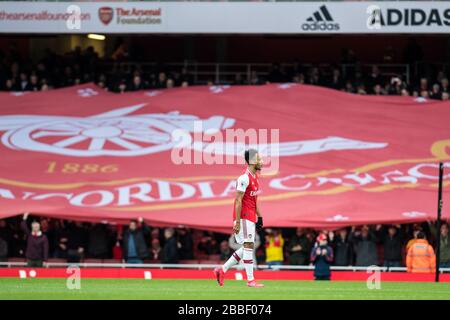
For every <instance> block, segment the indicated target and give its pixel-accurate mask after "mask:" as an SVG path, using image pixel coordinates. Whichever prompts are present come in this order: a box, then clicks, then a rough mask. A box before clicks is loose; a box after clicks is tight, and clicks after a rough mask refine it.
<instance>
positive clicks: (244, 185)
mask: <svg viewBox="0 0 450 320" xmlns="http://www.w3.org/2000/svg"><path fill="white" fill-rule="evenodd" d="M236 190H237V191H241V192H244V197H243V198H242V210H241V219H247V220H249V221H252V222H256V221H257V220H258V218H257V215H256V201H257V200H258V193H259V181H258V176H257V175H256V174H255V175H253V174H252V173H251V172H250V171H249V170H248V169H247V170H246V171H245V173H244V174H243V175H241V176H240V177H239V178H238V179H237V181H236ZM234 220H236V202H235V205H234V208H233V221H234Z"/></svg>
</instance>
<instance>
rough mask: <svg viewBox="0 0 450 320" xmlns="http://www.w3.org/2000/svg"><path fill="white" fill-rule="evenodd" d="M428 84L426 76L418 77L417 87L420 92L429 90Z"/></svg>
mask: <svg viewBox="0 0 450 320" xmlns="http://www.w3.org/2000/svg"><path fill="white" fill-rule="evenodd" d="M429 89H430V88H429V86H428V79H427V78H420V81H419V88H418V90H417V91H418V92H420V93H422V92H427V93H428V91H429Z"/></svg>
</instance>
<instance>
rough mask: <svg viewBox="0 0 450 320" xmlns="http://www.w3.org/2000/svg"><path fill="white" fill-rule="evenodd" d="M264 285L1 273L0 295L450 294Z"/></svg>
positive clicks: (404, 287)
mask: <svg viewBox="0 0 450 320" xmlns="http://www.w3.org/2000/svg"><path fill="white" fill-rule="evenodd" d="M261 282H262V283H264V284H265V285H266V287H265V288H258V289H255V288H247V287H246V286H245V282H244V281H235V280H229V281H226V282H225V286H224V287H219V286H217V284H216V282H215V281H214V280H140V279H133V280H131V279H130V280H128V279H111V280H109V279H82V280H81V288H80V289H79V290H69V289H67V287H66V279H16V278H2V279H0V299H1V300H4V299H175V300H178V299H180V300H188V299H200V300H208V299H230V300H231V299H232V300H239V299H301V300H303V299H314V300H316V299H395V300H399V299H433V300H434V299H447V300H450V283H439V284H436V283H417V282H415V283H407V282H383V283H382V284H381V289H379V290H376V289H375V290H369V289H367V286H366V283H365V282H346V281H342V282H337V281H335V282H314V281H288V280H284V281H261Z"/></svg>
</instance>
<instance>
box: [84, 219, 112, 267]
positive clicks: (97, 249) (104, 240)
mask: <svg viewBox="0 0 450 320" xmlns="http://www.w3.org/2000/svg"><path fill="white" fill-rule="evenodd" d="M108 253H109V231H108V228H107V226H106V224H103V223H96V224H94V226H93V227H92V228H91V229H90V230H89V236H88V255H89V257H90V258H93V259H108Z"/></svg>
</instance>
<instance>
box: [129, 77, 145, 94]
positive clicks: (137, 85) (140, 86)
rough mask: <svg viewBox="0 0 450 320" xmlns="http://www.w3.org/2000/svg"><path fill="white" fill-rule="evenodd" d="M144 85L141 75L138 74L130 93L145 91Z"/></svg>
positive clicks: (134, 78)
mask: <svg viewBox="0 0 450 320" xmlns="http://www.w3.org/2000/svg"><path fill="white" fill-rule="evenodd" d="M144 88H145V86H144V83H143V82H142V78H141V76H140V75H139V74H136V75H135V76H134V77H133V83H132V84H131V87H130V91H138V90H142V89H144Z"/></svg>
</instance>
